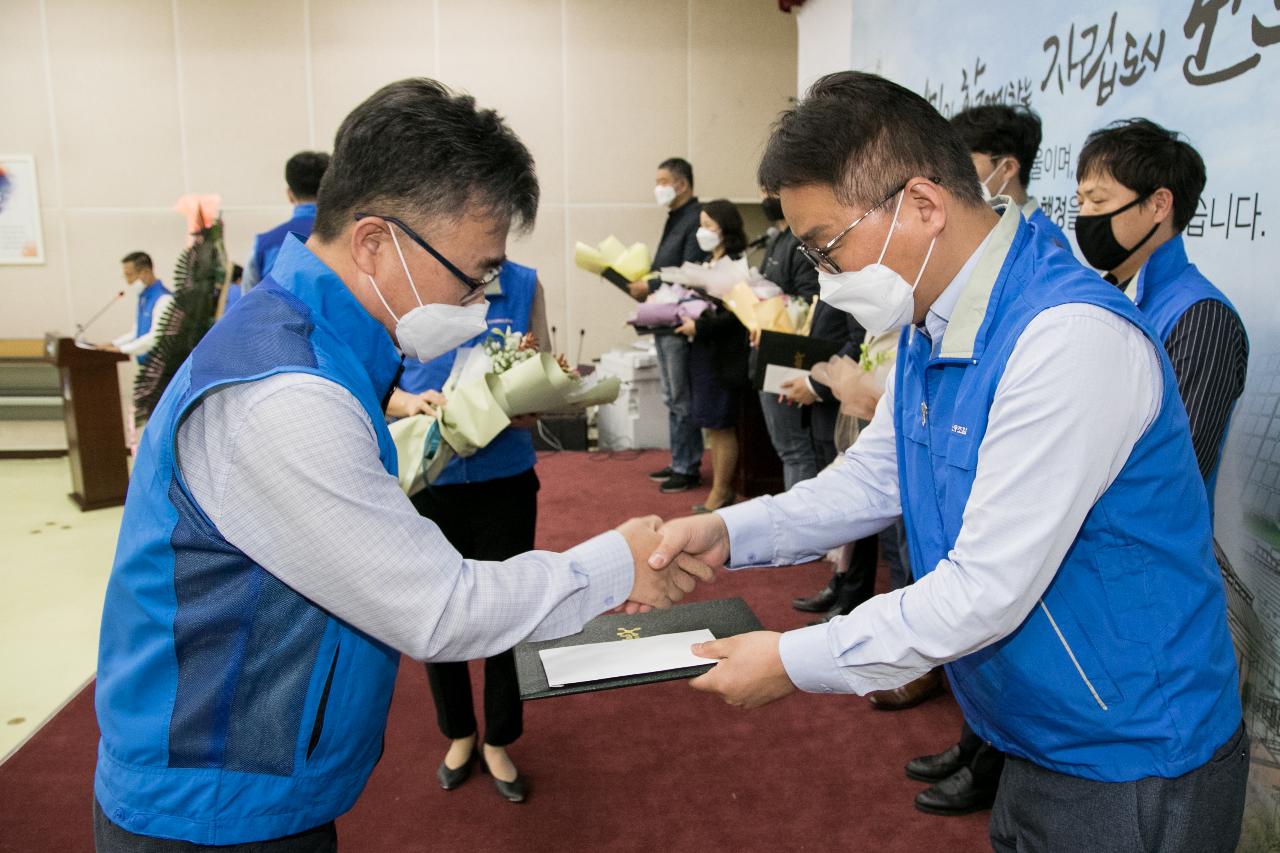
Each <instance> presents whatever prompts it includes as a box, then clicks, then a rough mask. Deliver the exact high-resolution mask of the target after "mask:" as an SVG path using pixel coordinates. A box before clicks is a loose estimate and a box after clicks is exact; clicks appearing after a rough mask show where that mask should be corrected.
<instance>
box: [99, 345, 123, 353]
mask: <svg viewBox="0 0 1280 853" xmlns="http://www.w3.org/2000/svg"><path fill="white" fill-rule="evenodd" d="M94 349H100V350H102V351H103V352H120V347H118V346H116V345H115V344H95V345H94Z"/></svg>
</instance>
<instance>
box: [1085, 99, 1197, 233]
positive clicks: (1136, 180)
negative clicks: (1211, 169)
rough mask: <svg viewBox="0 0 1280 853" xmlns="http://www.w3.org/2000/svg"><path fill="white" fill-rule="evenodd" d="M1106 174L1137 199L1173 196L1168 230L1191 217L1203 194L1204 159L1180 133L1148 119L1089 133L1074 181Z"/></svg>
mask: <svg viewBox="0 0 1280 853" xmlns="http://www.w3.org/2000/svg"><path fill="white" fill-rule="evenodd" d="M1103 174H1108V175H1111V177H1113V178H1115V179H1116V180H1117V181H1119V182H1120V183H1121V184H1124V185H1125V186H1126V187H1128V188H1129V189H1131V190H1133V191H1134V192H1136V193H1137V194H1138V195H1139V196H1140V197H1142V196H1149V195H1151V194H1152V193H1153V192H1155V191H1156V190H1158V189H1160V188H1161V187H1164V188H1165V189H1167V190H1169V192H1171V193H1173V228H1174V230H1175V231H1181V230H1182V229H1183V228H1186V227H1187V223H1188V222H1190V221H1191V217H1192V216H1194V215H1195V212H1196V205H1197V204H1199V202H1200V194H1201V193H1202V192H1204V185H1205V180H1206V178H1205V171H1204V160H1203V159H1202V158H1201V157H1200V152H1199V151H1196V149H1194V148H1192V147H1191V143H1189V142H1187V140H1186V138H1185V137H1183V136H1182V134H1180V133H1178V132H1177V131H1174V130H1166V129H1165V128H1163V127H1161V126H1160V125H1158V124H1156V123H1155V122H1153V121H1151V120H1150V119H1145V118H1131V119H1123V120H1121V121H1116V122H1112V123H1111V124H1109V125H1107V126H1106V127H1104V128H1102V129H1101V130H1095V131H1094V132H1093V133H1091V134H1089V136H1088V138H1086V139H1085V141H1084V147H1083V148H1081V149H1080V159H1079V161H1077V163H1076V182H1077V183H1078V182H1080V181H1083V180H1084V179H1085V178H1088V177H1091V176H1093V175H1103Z"/></svg>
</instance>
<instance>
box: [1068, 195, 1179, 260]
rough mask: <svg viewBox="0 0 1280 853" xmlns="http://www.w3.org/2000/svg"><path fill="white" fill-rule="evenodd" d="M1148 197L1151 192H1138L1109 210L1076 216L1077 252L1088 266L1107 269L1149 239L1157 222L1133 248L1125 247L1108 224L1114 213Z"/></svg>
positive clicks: (1129, 255) (1127, 258)
mask: <svg viewBox="0 0 1280 853" xmlns="http://www.w3.org/2000/svg"><path fill="white" fill-rule="evenodd" d="M1150 197H1151V194H1150V193H1147V194H1146V195H1141V196H1138V197H1137V198H1135V199H1134V200H1133V201H1131V202H1129V203H1128V204H1126V205H1124V206H1123V207H1120V208H1117V209H1116V210H1113V211H1111V212H1110V213H1098V214H1095V215H1093V216H1077V217H1076V243H1078V244H1079V245H1080V253H1081V254H1083V255H1084V259H1085V260H1086V261H1088V262H1089V266H1091V267H1093V268H1094V269H1096V270H1102V271H1103V272H1110V271H1111V270H1114V269H1115V268H1116V267H1118V266H1120V265H1121V264H1123V263H1124V262H1125V261H1127V260H1129V258H1130V257H1132V256H1133V253H1134V252H1136V251H1138V250H1139V249H1141V248H1142V246H1143V244H1144V243H1146V242H1147V241H1148V240H1150V239H1151V235H1153V234H1155V233H1156V229H1157V228H1159V227H1160V223H1158V222H1157V223H1156V224H1155V225H1152V226H1151V230H1150V231H1148V232H1147V236H1145V237H1143V238H1142V239H1141V240H1139V241H1138V243H1137V245H1135V246H1134V247H1133V248H1132V249H1126V248H1125V247H1124V246H1122V245H1121V244H1120V241H1119V240H1117V239H1116V233H1115V231H1114V230H1112V228H1111V220H1112V219H1113V218H1114V217H1115V216H1116V215H1117V214H1120V213H1124V212H1125V211H1126V210H1128V209H1129V208H1131V207H1133V206H1134V205H1137V204H1142V203H1143V202H1144V201H1146V200H1147V199H1148V198H1150Z"/></svg>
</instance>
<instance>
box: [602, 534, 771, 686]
mask: <svg viewBox="0 0 1280 853" xmlns="http://www.w3.org/2000/svg"><path fill="white" fill-rule="evenodd" d="M618 530H619V532H621V533H622V534H623V536H624V537H626V538H627V543H628V544H629V545H630V546H631V554H632V557H633V558H635V561H636V580H635V587H634V588H633V589H632V593H631V600H630V601H629V602H628V603H627V608H626V609H627V612H628V613H636V612H640V611H641V610H645V609H649V608H650V607H669V606H670V605H671V604H672V603H673V602H676V601H679V600H680V599H681V598H683V597H684V594H685V593H687V592H691V591H692V590H693V588H694V585H695V583H696V580H703V581H711V580H713V579H714V578H715V572H716V570H717V569H721V568H724V566H725V564H726V563H727V562H728V560H729V531H728V528H727V527H726V526H725V523H724V520H723V519H721V518H720V516H718V515H717V514H715V513H708V514H706V515H697V516H689V517H686V518H678V519H675V520H673V521H669V522H667V523H666V524H662V522H661V519H659V518H658V517H657V516H649V517H648V518H638V519H632V520H631V521H628V522H627V523H626V524H624V525H622V527H620V528H618ZM664 573H665V574H664ZM781 636H782V635H781V634H778V633H777V632H774V631H755V632H752V633H750V634H740V635H738V636H736V637H727V638H725V639H722V640H716V641H714V642H711V643H698V644H696V645H695V646H694V647H693V653H694V654H695V655H698V656H699V657H704V658H708V659H709V660H714V661H716V662H717V663H716V665H715V666H714V667H713V668H712V669H711V670H710V671H709V672H707V673H705V674H703V675H700V676H698V677H697V678H695V679H693V680H691V681H690V682H689V685H690V686H691V687H693V688H694V689H695V690H701V691H703V692H706V693H714V694H716V695H717V696H720V697H721V698H722V699H724V701H725V702H727V703H729V704H730V705H737V706H739V707H742V708H746V709H750V708H758V707H760V706H761V705H766V704H768V703H770V702H773V701H775V700H777V699H781V698H782V697H784V696H786V695H788V694H790V693H792V692H794V691H795V689H796V688H795V685H794V684H793V683H792V682H791V679H790V677H788V675H787V671H786V668H785V667H784V666H783V664H782V657H781V655H780V653H779V645H780V642H781Z"/></svg>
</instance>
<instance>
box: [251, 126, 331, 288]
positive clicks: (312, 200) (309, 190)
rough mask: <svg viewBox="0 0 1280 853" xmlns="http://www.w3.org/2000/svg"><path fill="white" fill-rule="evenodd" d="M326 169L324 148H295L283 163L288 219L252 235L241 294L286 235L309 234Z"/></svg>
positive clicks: (267, 266)
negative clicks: (307, 149)
mask: <svg viewBox="0 0 1280 853" xmlns="http://www.w3.org/2000/svg"><path fill="white" fill-rule="evenodd" d="M328 168H329V155H328V154H327V153H325V152H324V151H299V152H298V153H297V154H294V155H293V156H292V157H290V158H289V161H288V162H287V163H285V164H284V182H285V186H286V189H285V195H286V196H288V198H289V203H290V204H292V205H293V214H292V215H291V216H290V217H289V221H288V222H282V223H280V224H279V225H277V226H276V227H275V228H272V229H271V230H270V231H264V232H262V233H261V234H259V235H258V236H256V237H254V238H253V254H252V255H250V256H249V267H248V269H246V270H245V274H244V280H243V281H242V282H241V292H242V294H243V293H248V292H249V291H250V290H251V289H252V288H253V287H254V286H255V285H256V284H257V283H258V282H259V281H261V280H262V279H264V278H266V277H267V275H268V274H269V273H270V272H271V265H272V264H273V263H275V260H276V255H278V254H279V253H280V247H281V246H283V245H284V240H285V238H286V237H288V236H289V235H290V234H297V235H298V236H299V237H300V238H301V239H303V240H306V239H307V238H308V237H310V236H311V229H312V228H313V227H314V226H315V221H316V195H317V194H318V193H319V192H320V181H321V180H322V179H323V178H324V173H325V170H326V169H328ZM227 307H228V308H229V307H231V306H230V305H228V306H227Z"/></svg>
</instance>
